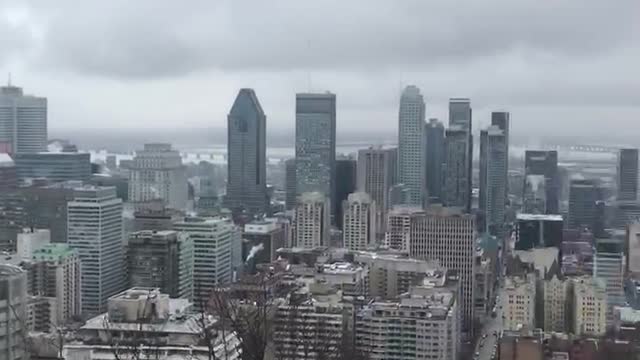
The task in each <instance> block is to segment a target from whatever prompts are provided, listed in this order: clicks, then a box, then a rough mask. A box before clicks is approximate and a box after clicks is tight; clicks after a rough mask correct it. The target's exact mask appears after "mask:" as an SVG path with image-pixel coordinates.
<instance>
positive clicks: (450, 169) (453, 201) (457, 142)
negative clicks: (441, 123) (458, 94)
mask: <svg viewBox="0 0 640 360" xmlns="http://www.w3.org/2000/svg"><path fill="white" fill-rule="evenodd" d="M445 134H446V139H445V142H446V151H447V157H446V162H447V166H446V169H447V172H446V174H445V183H446V198H447V200H446V201H445V205H446V206H449V207H460V208H462V209H463V210H464V211H465V212H469V211H470V210H471V188H472V186H473V183H472V170H473V168H472V162H473V134H472V111H471V100H469V99H467V98H451V99H449V129H447V131H446V133H445Z"/></svg>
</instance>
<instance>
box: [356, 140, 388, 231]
mask: <svg viewBox="0 0 640 360" xmlns="http://www.w3.org/2000/svg"><path fill="white" fill-rule="evenodd" d="M397 160H398V149H397V148H392V149H382V148H368V149H363V150H360V151H358V170H357V171H358V175H357V179H358V180H357V186H356V187H357V189H358V191H361V192H366V193H367V194H369V196H371V199H372V200H373V201H375V203H376V226H377V229H376V232H377V235H376V238H377V239H378V240H382V238H383V237H384V233H385V231H386V223H387V210H388V209H389V208H390V207H391V202H390V201H389V191H390V190H391V187H392V186H393V185H394V184H395V183H396V179H397Z"/></svg>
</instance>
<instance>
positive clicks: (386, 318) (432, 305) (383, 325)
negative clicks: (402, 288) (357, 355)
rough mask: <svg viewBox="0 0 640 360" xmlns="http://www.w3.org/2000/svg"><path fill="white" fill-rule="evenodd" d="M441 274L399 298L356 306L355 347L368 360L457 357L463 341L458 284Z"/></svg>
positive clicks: (450, 359)
mask: <svg viewBox="0 0 640 360" xmlns="http://www.w3.org/2000/svg"><path fill="white" fill-rule="evenodd" d="M440 276H441V278H444V279H442V280H440V281H438V282H437V283H428V284H425V285H421V286H415V287H412V288H411V289H410V291H409V292H408V293H404V294H402V295H401V296H400V297H399V298H398V299H394V300H387V301H385V300H376V301H374V302H371V303H369V304H367V305H366V306H364V307H363V308H361V309H359V310H358V311H357V313H356V320H355V324H356V329H355V330H356V345H357V347H358V349H359V350H361V351H363V352H364V353H366V354H367V355H368V358H370V359H394V360H401V359H409V358H410V359H443V360H455V359H458V358H459V354H460V346H461V343H462V336H461V322H460V313H461V311H460V303H459V292H458V288H457V286H458V284H457V281H455V280H450V281H448V280H449V279H446V275H445V274H441V275H440ZM448 282H452V283H453V284H448ZM399 338H401V339H403V340H399ZM409 338H411V340H409V341H405V339H406V340H408V339H409Z"/></svg>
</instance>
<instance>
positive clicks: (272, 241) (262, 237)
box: [241, 221, 286, 264]
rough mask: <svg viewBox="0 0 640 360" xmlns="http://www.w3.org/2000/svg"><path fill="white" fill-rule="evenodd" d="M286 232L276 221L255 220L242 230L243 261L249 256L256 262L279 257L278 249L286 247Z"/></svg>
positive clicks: (270, 260) (264, 261)
mask: <svg viewBox="0 0 640 360" xmlns="http://www.w3.org/2000/svg"><path fill="white" fill-rule="evenodd" d="M285 240H286V234H285V229H284V227H283V226H282V225H280V224H278V223H277V222H274V221H253V222H250V223H248V224H246V225H245V226H244V231H243V232H242V250H241V251H242V255H241V256H242V259H241V261H242V262H246V261H248V260H249V259H248V258H249V256H251V258H253V259H254V260H253V261H254V264H262V263H270V262H272V261H273V260H275V259H277V257H278V255H277V253H276V250H278V249H280V248H283V247H286V244H285Z"/></svg>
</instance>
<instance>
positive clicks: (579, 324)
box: [572, 277, 608, 336]
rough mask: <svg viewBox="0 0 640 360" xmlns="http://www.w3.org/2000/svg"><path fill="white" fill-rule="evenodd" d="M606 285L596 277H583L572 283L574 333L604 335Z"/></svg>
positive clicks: (605, 324) (605, 326)
mask: <svg viewBox="0 0 640 360" xmlns="http://www.w3.org/2000/svg"><path fill="white" fill-rule="evenodd" d="M607 308H608V306H607V294H606V287H605V285H604V283H603V281H602V280H600V279H598V278H591V277H583V278H580V279H579V280H577V281H574V283H573V314H572V315H573V317H572V319H573V322H572V325H573V326H572V330H573V333H574V334H585V335H595V336H599V335H604V333H605V332H606V329H607Z"/></svg>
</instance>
